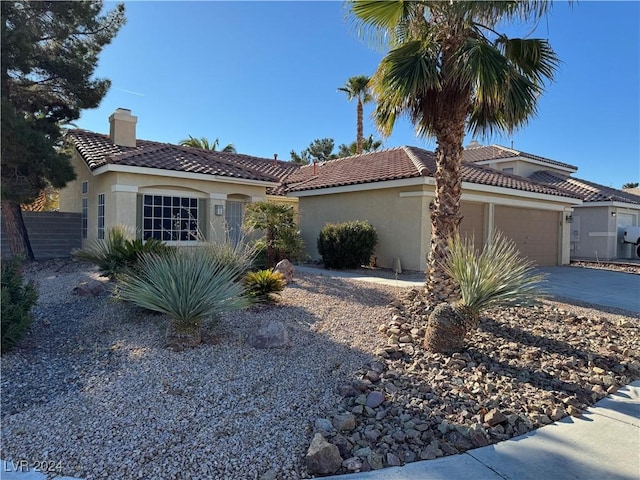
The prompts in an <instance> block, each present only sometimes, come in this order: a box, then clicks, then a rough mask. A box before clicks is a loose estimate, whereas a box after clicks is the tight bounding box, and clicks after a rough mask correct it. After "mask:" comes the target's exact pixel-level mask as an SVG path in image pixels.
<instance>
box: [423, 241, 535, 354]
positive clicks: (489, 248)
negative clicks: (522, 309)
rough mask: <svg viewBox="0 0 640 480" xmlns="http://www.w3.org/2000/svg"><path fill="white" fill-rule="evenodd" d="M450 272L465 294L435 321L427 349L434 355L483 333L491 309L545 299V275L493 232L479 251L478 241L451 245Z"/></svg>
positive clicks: (438, 313) (431, 318) (439, 310)
mask: <svg viewBox="0 0 640 480" xmlns="http://www.w3.org/2000/svg"><path fill="white" fill-rule="evenodd" d="M448 247H449V253H448V255H447V257H446V258H445V264H444V265H443V267H444V271H445V272H446V274H447V275H449V277H451V278H452V279H453V281H454V282H455V283H456V285H457V286H458V288H459V289H460V295H461V299H460V300H459V301H458V302H456V303H454V304H440V305H438V306H436V308H435V309H434V311H433V312H432V313H431V315H430V316H429V323H428V325H427V330H426V334H425V348H427V349H428V350H430V351H434V352H452V351H456V350H460V349H461V348H462V345H463V341H464V337H465V336H466V335H467V334H468V333H469V332H471V331H472V330H474V329H475V328H477V326H478V319H479V316H480V313H481V312H482V311H484V310H486V309H488V308H491V307H504V306H512V305H526V304H531V303H533V302H535V301H536V300H537V299H538V298H539V297H540V296H541V294H542V292H541V289H540V286H541V283H542V282H543V281H544V279H545V277H546V276H545V275H544V274H537V273H535V271H534V264H533V263H532V262H531V261H529V260H527V259H525V258H523V257H522V256H521V255H520V252H519V251H518V249H517V248H516V245H515V243H514V242H513V241H512V240H510V239H508V238H507V237H505V236H504V235H503V234H502V233H501V232H499V231H497V230H496V231H493V232H492V233H491V235H490V236H489V238H488V239H487V242H486V243H485V246H484V248H483V249H482V250H481V251H480V252H478V251H477V250H476V249H475V247H474V241H473V237H471V238H464V239H463V238H461V237H460V236H459V235H457V236H455V237H454V238H450V239H449V240H448Z"/></svg>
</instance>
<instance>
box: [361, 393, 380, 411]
mask: <svg viewBox="0 0 640 480" xmlns="http://www.w3.org/2000/svg"><path fill="white" fill-rule="evenodd" d="M382 402H384V393H382V392H378V391H373V392H371V393H369V395H367V400H366V403H365V405H366V406H367V407H369V408H376V407H379V406H380V405H382Z"/></svg>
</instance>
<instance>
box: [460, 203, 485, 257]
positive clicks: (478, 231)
mask: <svg viewBox="0 0 640 480" xmlns="http://www.w3.org/2000/svg"><path fill="white" fill-rule="evenodd" d="M460 214H461V215H462V223H461V224H460V235H461V236H463V237H467V238H472V237H473V244H474V247H475V248H477V249H482V246H483V245H484V223H485V222H484V204H481V203H468V202H462V204H461V205H460Z"/></svg>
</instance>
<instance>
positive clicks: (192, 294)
mask: <svg viewBox="0 0 640 480" xmlns="http://www.w3.org/2000/svg"><path fill="white" fill-rule="evenodd" d="M241 273H242V272H241V270H240V267H239V266H238V264H235V263H226V262H224V261H220V260H216V259H214V258H213V257H212V255H211V253H210V251H208V249H206V248H203V247H178V248H176V249H175V250H174V251H172V252H169V253H167V254H164V255H157V254H149V255H145V256H143V257H141V259H140V260H139V263H138V268H137V269H136V270H134V271H130V272H129V273H127V274H126V275H123V276H121V277H119V280H120V289H119V297H120V298H121V299H123V300H126V301H130V302H132V303H134V304H135V305H138V306H140V307H142V308H146V309H148V310H153V311H156V312H161V313H164V314H166V315H167V316H168V317H169V319H170V325H169V330H168V332H169V333H171V332H177V333H178V334H184V335H187V336H191V337H192V341H191V343H192V344H197V343H199V341H200V340H199V339H200V332H201V328H202V323H203V321H204V320H205V319H206V318H217V317H218V316H219V315H221V314H222V313H224V312H227V311H231V310H237V309H241V308H244V307H246V306H248V305H249V304H250V300H249V298H248V296H247V294H246V289H245V286H244V285H243V283H242V282H240V281H239V278H240V277H241Z"/></svg>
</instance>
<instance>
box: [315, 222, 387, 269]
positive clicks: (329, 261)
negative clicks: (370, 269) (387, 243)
mask: <svg viewBox="0 0 640 480" xmlns="http://www.w3.org/2000/svg"><path fill="white" fill-rule="evenodd" d="M377 243H378V235H377V233H376V230H375V228H374V227H373V226H372V225H371V224H370V223H369V222H366V221H354V222H345V223H338V224H327V225H325V226H324V227H323V228H322V230H321V231H320V235H319V236H318V252H319V253H320V255H322V261H323V262H324V265H325V267H327V268H337V269H344V268H358V267H360V266H361V265H369V261H370V258H371V255H372V254H373V251H374V249H375V247H376V244H377Z"/></svg>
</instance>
